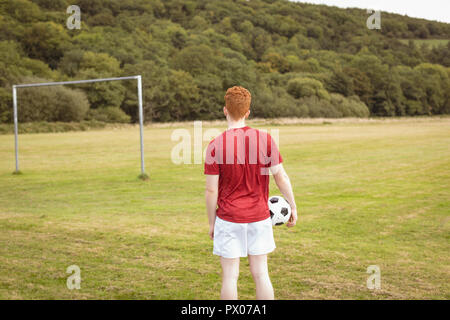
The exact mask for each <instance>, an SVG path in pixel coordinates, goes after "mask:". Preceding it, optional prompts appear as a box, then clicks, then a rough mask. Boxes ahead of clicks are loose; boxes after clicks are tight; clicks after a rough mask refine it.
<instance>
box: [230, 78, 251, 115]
mask: <svg viewBox="0 0 450 320" xmlns="http://www.w3.org/2000/svg"><path fill="white" fill-rule="evenodd" d="M251 102H252V95H251V94H250V92H249V91H248V90H247V89H245V88H243V87H239V86H234V87H232V88H229V89H228V90H227V93H226V94H225V107H226V108H227V110H228V113H229V114H230V116H231V117H232V118H233V119H234V120H238V119H241V118H243V117H244V116H245V114H246V113H247V111H248V110H250V104H251Z"/></svg>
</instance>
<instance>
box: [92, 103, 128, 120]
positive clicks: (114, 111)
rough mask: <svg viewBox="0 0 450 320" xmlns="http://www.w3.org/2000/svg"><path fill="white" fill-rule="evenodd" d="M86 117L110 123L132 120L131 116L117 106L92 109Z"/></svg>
mask: <svg viewBox="0 0 450 320" xmlns="http://www.w3.org/2000/svg"><path fill="white" fill-rule="evenodd" d="M86 118H87V120H96V121H102V122H109V123H129V122H130V121H131V117H130V116H129V115H127V114H126V113H125V112H124V111H123V110H122V109H120V108H117V107H107V108H100V109H91V110H89V112H88V114H87V116H86Z"/></svg>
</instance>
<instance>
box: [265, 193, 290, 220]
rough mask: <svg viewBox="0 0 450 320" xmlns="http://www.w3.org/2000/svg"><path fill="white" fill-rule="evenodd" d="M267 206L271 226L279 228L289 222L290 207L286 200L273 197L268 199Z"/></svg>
mask: <svg viewBox="0 0 450 320" xmlns="http://www.w3.org/2000/svg"><path fill="white" fill-rule="evenodd" d="M268 204H269V210H270V217H271V218H272V225H274V226H279V225H282V224H285V223H286V222H288V221H289V218H290V217H291V206H290V205H289V203H288V202H287V201H286V199H284V198H283V197H281V196H273V197H270V198H269V201H268Z"/></svg>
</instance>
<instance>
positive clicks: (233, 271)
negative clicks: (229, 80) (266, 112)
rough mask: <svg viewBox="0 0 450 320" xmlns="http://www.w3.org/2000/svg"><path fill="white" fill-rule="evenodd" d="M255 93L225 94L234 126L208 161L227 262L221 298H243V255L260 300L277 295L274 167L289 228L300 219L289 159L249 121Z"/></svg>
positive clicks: (215, 221)
mask: <svg viewBox="0 0 450 320" xmlns="http://www.w3.org/2000/svg"><path fill="white" fill-rule="evenodd" d="M250 104H251V94H250V92H249V91H248V90H246V89H245V88H243V87H232V88H230V89H228V90H227V93H226V95H225V107H224V109H223V112H224V114H225V116H226V118H227V121H228V130H226V131H225V132H224V133H222V134H221V135H220V136H218V137H217V138H216V139H214V140H213V141H212V142H211V143H210V144H209V146H208V149H207V156H206V161H205V171H204V173H205V174H206V208H207V213H208V220H209V236H210V237H211V239H213V240H214V249H213V253H214V254H215V255H219V256H220V257H221V258H220V262H221V265H222V289H221V295H220V296H221V299H225V300H235V299H237V296H238V295H237V280H238V277H239V259H240V257H247V256H248V259H249V263H250V271H251V273H252V277H253V280H254V281H255V285H256V299H261V300H271V299H274V292H273V287H272V283H271V281H270V277H269V273H268V267H267V254H268V253H270V252H272V251H273V250H274V249H275V241H274V239H273V230H272V222H271V218H270V211H269V208H268V204H267V201H268V197H269V177H270V175H269V171H270V172H271V173H272V175H273V177H274V179H275V182H276V184H277V186H278V188H279V189H280V191H281V193H282V194H283V196H284V197H285V199H286V200H287V201H288V202H289V204H290V206H291V209H292V214H291V218H290V220H289V222H288V223H287V226H288V227H293V226H294V225H295V224H296V222H297V207H296V204H295V199H294V194H293V192H292V187H291V183H290V181H289V177H288V176H287V174H286V172H285V170H284V168H283V165H282V162H283V159H282V157H281V155H280V154H279V152H278V148H277V146H276V144H275V142H274V140H273V139H272V137H271V136H270V135H269V134H268V133H265V132H263V131H259V130H256V129H252V128H250V127H248V126H246V125H245V119H247V118H248V116H249V115H250Z"/></svg>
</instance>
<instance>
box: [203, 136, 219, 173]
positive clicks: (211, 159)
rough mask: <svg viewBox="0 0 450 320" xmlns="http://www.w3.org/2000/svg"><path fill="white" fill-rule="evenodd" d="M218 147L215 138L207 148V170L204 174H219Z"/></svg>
mask: <svg viewBox="0 0 450 320" xmlns="http://www.w3.org/2000/svg"><path fill="white" fill-rule="evenodd" d="M217 162H218V161H217V157H216V148H215V143H214V140H213V141H211V142H210V143H209V145H208V148H207V149H206V159H205V171H204V174H209V175H217V174H219V164H218V163H217Z"/></svg>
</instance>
